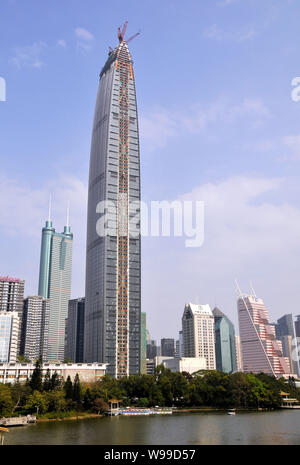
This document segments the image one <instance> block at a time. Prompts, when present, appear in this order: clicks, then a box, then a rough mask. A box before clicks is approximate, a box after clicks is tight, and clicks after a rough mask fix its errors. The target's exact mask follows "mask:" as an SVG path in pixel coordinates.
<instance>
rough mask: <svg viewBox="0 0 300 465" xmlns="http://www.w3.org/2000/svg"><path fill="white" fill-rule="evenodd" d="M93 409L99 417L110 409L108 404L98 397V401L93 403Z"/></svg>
mask: <svg viewBox="0 0 300 465" xmlns="http://www.w3.org/2000/svg"><path fill="white" fill-rule="evenodd" d="M93 407H94V410H95V411H96V412H97V414H98V415H99V414H100V413H104V412H105V411H106V410H107V409H108V405H107V403H106V402H105V401H104V400H103V399H101V398H100V397H96V399H95V400H94V402H93Z"/></svg>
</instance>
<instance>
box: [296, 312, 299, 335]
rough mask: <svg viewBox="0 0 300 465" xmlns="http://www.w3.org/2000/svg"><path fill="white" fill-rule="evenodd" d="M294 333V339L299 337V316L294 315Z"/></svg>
mask: <svg viewBox="0 0 300 465" xmlns="http://www.w3.org/2000/svg"><path fill="white" fill-rule="evenodd" d="M295 333H296V337H300V315H296V321H295Z"/></svg>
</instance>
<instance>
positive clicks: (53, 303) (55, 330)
mask: <svg viewBox="0 0 300 465" xmlns="http://www.w3.org/2000/svg"><path fill="white" fill-rule="evenodd" d="M72 247H73V234H72V233H71V229H70V226H65V227H64V232H63V233H57V232H55V229H54V228H53V225H52V221H51V220H50V219H48V221H46V226H45V227H44V228H43V230H42V244H41V259H40V275H39V292H38V295H39V296H42V297H44V298H45V299H50V315H49V328H48V341H47V361H48V362H50V361H53V362H58V361H63V360H64V347H65V325H66V318H67V317H68V302H69V299H70V296H71V277H72Z"/></svg>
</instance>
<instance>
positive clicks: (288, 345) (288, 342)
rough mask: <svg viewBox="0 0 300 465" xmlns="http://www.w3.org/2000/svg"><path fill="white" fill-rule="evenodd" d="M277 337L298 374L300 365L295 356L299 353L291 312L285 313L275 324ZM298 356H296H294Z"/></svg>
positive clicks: (295, 372)
mask: <svg viewBox="0 0 300 465" xmlns="http://www.w3.org/2000/svg"><path fill="white" fill-rule="evenodd" d="M275 331H276V338H277V339H279V340H280V341H281V342H282V351H283V355H284V357H288V358H289V361H290V366H291V369H292V373H294V374H296V375H298V373H299V366H298V360H297V359H295V360H293V356H294V355H295V356H296V355H297V350H296V345H297V342H296V337H295V326H294V320H293V315H292V314H291V313H289V314H286V315H283V316H282V317H281V318H279V319H278V320H277V324H275ZM294 358H296V357H294Z"/></svg>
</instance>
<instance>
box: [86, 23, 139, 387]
mask: <svg viewBox="0 0 300 465" xmlns="http://www.w3.org/2000/svg"><path fill="white" fill-rule="evenodd" d="M119 42H120V43H119V45H118V46H117V47H116V48H115V49H114V50H111V51H110V53H109V56H108V59H107V61H106V63H105V65H104V67H103V68H102V71H101V73H100V82H99V88H98V95H97V101H96V108H95V115H94V125H93V134H92V144H91V157H90V170H89V192H88V216H87V250H86V311H85V314H86V316H85V351H84V352H85V360H86V361H89V362H93V361H99V362H103V363H108V373H109V374H110V375H111V376H113V377H118V378H119V377H122V376H126V375H129V374H137V373H139V372H140V364H141V362H140V358H141V357H140V354H141V348H140V346H141V240H140V148H139V132H138V115H137V101H136V92H135V79H134V74H133V61H132V58H131V55H130V52H129V49H128V45H127V42H126V41H125V40H124V31H123V32H122V33H121V32H120V33H119Z"/></svg>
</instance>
